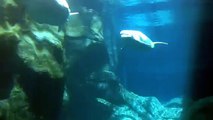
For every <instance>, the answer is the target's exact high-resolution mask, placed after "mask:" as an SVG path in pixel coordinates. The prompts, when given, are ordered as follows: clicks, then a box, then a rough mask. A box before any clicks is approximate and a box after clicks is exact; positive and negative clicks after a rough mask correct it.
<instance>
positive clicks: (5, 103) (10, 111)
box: [0, 84, 35, 120]
mask: <svg viewBox="0 0 213 120" xmlns="http://www.w3.org/2000/svg"><path fill="white" fill-rule="evenodd" d="M29 108H30V107H29V103H28V100H27V96H26V94H25V93H24V91H23V89H22V88H21V87H20V86H19V85H18V84H15V86H14V87H13V89H12V90H11V93H10V97H9V98H8V99H5V100H0V119H1V120H35V119H34V118H35V116H34V115H33V114H32V113H31V112H30V109H29Z"/></svg>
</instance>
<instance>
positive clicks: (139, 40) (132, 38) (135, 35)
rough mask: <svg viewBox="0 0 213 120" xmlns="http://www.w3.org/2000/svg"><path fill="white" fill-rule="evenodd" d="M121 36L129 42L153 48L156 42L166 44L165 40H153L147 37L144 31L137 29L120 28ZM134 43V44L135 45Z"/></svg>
mask: <svg viewBox="0 0 213 120" xmlns="http://www.w3.org/2000/svg"><path fill="white" fill-rule="evenodd" d="M120 35H121V38H122V39H124V40H126V41H128V44H129V43H133V42H134V43H136V44H141V45H145V46H147V47H149V48H154V47H155V45H157V44H164V45H168V43H166V42H153V41H152V40H151V39H150V38H149V37H147V36H146V35H145V34H144V33H142V32H141V31H137V30H121V31H120ZM136 44H135V45H136Z"/></svg>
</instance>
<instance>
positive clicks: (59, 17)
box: [22, 0, 79, 27]
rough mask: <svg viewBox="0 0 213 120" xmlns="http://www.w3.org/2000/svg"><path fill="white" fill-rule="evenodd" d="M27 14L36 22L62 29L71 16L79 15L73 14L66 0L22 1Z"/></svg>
mask: <svg viewBox="0 0 213 120" xmlns="http://www.w3.org/2000/svg"><path fill="white" fill-rule="evenodd" d="M22 1H23V5H24V6H25V8H26V13H28V15H29V16H30V17H31V18H32V19H33V20H35V21H37V22H38V23H42V24H50V25H55V26H59V27H61V26H62V25H63V24H64V23H65V22H67V20H68V18H69V16H72V15H76V14H79V13H78V12H71V9H70V6H69V4H68V3H67V1H66V0H22Z"/></svg>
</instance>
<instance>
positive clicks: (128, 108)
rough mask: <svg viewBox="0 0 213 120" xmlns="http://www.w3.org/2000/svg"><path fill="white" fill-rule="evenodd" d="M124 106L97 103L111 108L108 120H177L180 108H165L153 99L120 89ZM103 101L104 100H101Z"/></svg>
mask: <svg viewBox="0 0 213 120" xmlns="http://www.w3.org/2000/svg"><path fill="white" fill-rule="evenodd" d="M120 94H122V95H123V99H124V101H125V104H123V105H116V104H113V103H110V102H101V101H100V100H99V102H101V103H103V104H105V105H106V106H108V107H112V108H113V111H114V112H113V114H112V116H111V118H110V120H179V119H180V116H181V112H182V108H180V107H165V106H164V105H163V104H161V103H160V102H159V101H158V99H157V98H155V97H142V96H138V95H136V94H134V93H132V92H129V91H127V90H125V89H124V88H123V89H121V91H120ZM102 101H104V100H102Z"/></svg>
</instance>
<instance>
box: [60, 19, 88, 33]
mask: <svg viewBox="0 0 213 120" xmlns="http://www.w3.org/2000/svg"><path fill="white" fill-rule="evenodd" d="M64 31H65V34H66V35H67V36H70V37H81V36H85V35H86V34H87V28H86V27H85V25H84V23H83V21H82V19H81V17H80V16H79V15H73V16H70V17H69V18H68V21H67V22H66V23H65V25H64Z"/></svg>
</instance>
